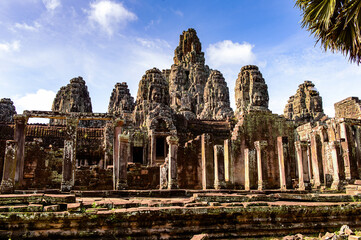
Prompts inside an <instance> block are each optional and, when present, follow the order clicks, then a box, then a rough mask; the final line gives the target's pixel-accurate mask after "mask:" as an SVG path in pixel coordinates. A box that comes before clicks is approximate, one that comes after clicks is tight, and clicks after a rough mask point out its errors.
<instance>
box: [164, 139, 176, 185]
mask: <svg viewBox="0 0 361 240" xmlns="http://www.w3.org/2000/svg"><path fill="white" fill-rule="evenodd" d="M166 140H167V143H168V145H169V153H168V189H176V188H178V177H177V170H178V169H177V153H178V138H177V137H176V136H168V137H167V138H166Z"/></svg>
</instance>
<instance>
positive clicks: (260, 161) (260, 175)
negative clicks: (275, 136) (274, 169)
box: [254, 141, 268, 190]
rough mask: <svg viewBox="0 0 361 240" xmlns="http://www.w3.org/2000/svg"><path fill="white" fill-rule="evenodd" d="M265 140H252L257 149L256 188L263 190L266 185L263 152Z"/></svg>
mask: <svg viewBox="0 0 361 240" xmlns="http://www.w3.org/2000/svg"><path fill="white" fill-rule="evenodd" d="M267 145H268V144H267V141H256V142H254V146H255V148H256V151H257V173H258V190H264V189H265V187H266V179H265V177H267V176H264V173H265V172H266V171H264V167H265V166H263V164H265V159H264V154H265V151H264V150H265V147H266V146H267Z"/></svg>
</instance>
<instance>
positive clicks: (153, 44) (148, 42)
mask: <svg viewBox="0 0 361 240" xmlns="http://www.w3.org/2000/svg"><path fill="white" fill-rule="evenodd" d="M136 41H137V42H138V43H140V44H141V45H142V46H143V47H146V48H153V49H156V48H158V49H164V48H170V45H169V43H168V42H167V41H165V40H162V39H155V40H152V39H145V38H136Z"/></svg>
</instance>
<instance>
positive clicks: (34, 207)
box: [27, 204, 43, 212]
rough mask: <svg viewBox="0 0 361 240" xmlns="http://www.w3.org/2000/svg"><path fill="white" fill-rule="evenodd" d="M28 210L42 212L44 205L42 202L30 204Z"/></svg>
mask: <svg viewBox="0 0 361 240" xmlns="http://www.w3.org/2000/svg"><path fill="white" fill-rule="evenodd" d="M27 211H28V212H42V211H43V205H42V204H29V206H28V209H27Z"/></svg>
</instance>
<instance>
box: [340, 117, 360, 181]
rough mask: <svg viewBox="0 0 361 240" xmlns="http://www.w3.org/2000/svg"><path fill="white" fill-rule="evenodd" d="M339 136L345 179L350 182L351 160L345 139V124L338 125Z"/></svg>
mask: <svg viewBox="0 0 361 240" xmlns="http://www.w3.org/2000/svg"><path fill="white" fill-rule="evenodd" d="M340 132H341V133H340V135H341V148H342V158H343V162H344V166H345V179H346V180H351V179H352V177H353V176H352V175H357V174H352V172H351V159H350V151H349V145H348V144H349V139H348V138H347V127H346V123H345V122H341V123H340Z"/></svg>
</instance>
